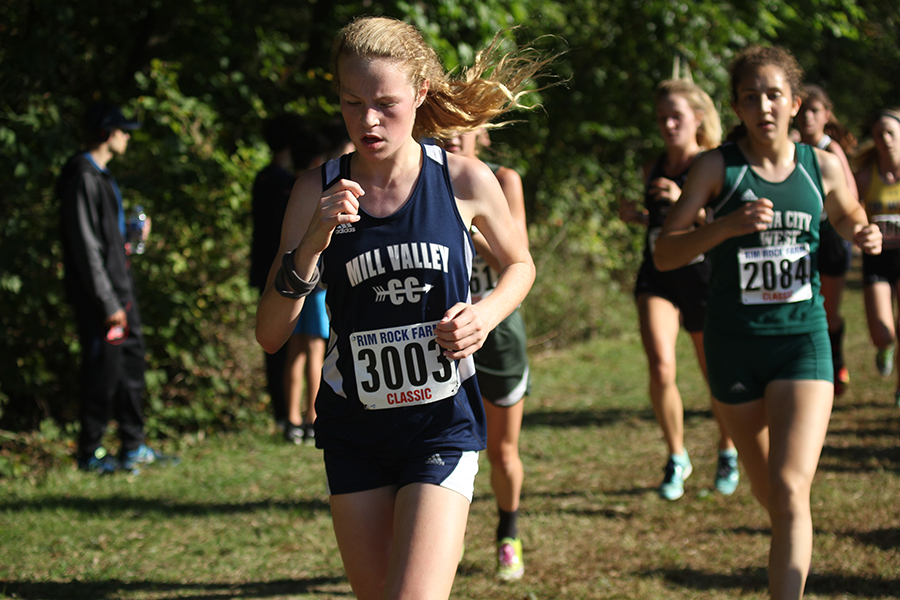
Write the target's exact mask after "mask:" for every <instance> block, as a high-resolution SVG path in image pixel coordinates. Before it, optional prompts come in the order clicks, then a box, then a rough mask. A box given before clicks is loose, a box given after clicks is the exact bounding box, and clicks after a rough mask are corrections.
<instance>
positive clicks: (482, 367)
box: [475, 310, 531, 406]
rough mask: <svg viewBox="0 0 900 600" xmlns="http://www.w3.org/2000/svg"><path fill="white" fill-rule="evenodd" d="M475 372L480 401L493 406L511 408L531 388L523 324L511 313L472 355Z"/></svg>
mask: <svg viewBox="0 0 900 600" xmlns="http://www.w3.org/2000/svg"><path fill="white" fill-rule="evenodd" d="M475 372H476V374H477V376H478V387H479V388H481V395H482V397H483V398H484V399H485V400H487V401H488V402H490V403H491V404H495V405H497V406H512V405H513V404H515V403H516V402H518V401H519V400H521V399H522V398H523V397H524V396H525V394H527V393H528V392H529V390H530V388H531V377H530V375H529V372H528V352H527V349H526V344H525V321H524V319H522V315H521V314H519V311H518V310H516V311H513V313H512V314H511V315H509V316H508V317H506V319H504V320H503V321H502V322H501V323H500V324H499V325H497V327H496V329H494V330H493V331H492V332H491V333H490V335H488V337H487V339H486V340H485V341H484V345H483V346H482V347H481V348H480V349H479V350H478V352H476V353H475Z"/></svg>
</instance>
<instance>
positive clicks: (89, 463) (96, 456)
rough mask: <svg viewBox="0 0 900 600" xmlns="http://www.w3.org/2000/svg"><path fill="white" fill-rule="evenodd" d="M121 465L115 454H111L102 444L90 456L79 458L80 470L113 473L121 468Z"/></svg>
mask: <svg viewBox="0 0 900 600" xmlns="http://www.w3.org/2000/svg"><path fill="white" fill-rule="evenodd" d="M120 466H121V465H119V461H117V460H116V458H115V457H114V456H111V455H110V454H109V453H108V452H107V451H106V448H104V447H103V446H100V447H99V448H97V449H96V450H94V453H93V454H92V455H90V456H89V457H87V458H85V457H79V458H78V470H79V471H85V472H87V473H97V474H98V475H111V474H112V473H115V472H116V471H118V470H119V468H120Z"/></svg>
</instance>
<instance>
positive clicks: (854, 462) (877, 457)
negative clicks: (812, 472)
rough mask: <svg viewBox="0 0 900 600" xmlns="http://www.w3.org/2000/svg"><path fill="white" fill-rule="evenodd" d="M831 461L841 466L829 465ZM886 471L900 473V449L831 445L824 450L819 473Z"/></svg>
mask: <svg viewBox="0 0 900 600" xmlns="http://www.w3.org/2000/svg"><path fill="white" fill-rule="evenodd" d="M829 459H833V460H836V461H838V462H839V464H829V462H830V461H829ZM885 469H887V470H891V471H900V449H898V448H896V447H892V448H873V447H872V446H846V447H837V446H831V445H829V446H825V447H824V448H822V458H821V459H820V462H819V471H830V472H833V473H859V472H862V471H881V470H885Z"/></svg>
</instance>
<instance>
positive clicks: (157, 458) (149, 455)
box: [119, 444, 181, 474]
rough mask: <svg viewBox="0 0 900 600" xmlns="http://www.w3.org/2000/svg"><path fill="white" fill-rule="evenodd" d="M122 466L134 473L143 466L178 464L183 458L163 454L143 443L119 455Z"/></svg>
mask: <svg viewBox="0 0 900 600" xmlns="http://www.w3.org/2000/svg"><path fill="white" fill-rule="evenodd" d="M119 462H120V463H121V464H122V468H123V469H124V470H126V471H131V472H132V473H135V474H136V473H139V472H140V469H141V467H146V466H148V465H152V464H156V465H163V466H165V465H177V464H178V463H179V462H181V460H180V459H179V458H178V457H177V456H168V455H165V454H161V453H159V452H157V451H156V450H154V449H153V448H151V447H150V446H148V445H147V444H141V445H140V446H138V447H137V448H136V449H134V450H131V451H129V452H125V453H122V454H121V456H120V457H119Z"/></svg>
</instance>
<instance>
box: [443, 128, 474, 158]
mask: <svg viewBox="0 0 900 600" xmlns="http://www.w3.org/2000/svg"><path fill="white" fill-rule="evenodd" d="M477 140H478V133H477V132H475V131H473V132H470V133H463V134H458V135H455V136H453V137H449V138H437V143H438V144H440V145H441V146H443V148H444V150H446V151H447V152H449V153H450V154H459V155H460V156H468V157H469V158H475V157H476V150H477Z"/></svg>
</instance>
